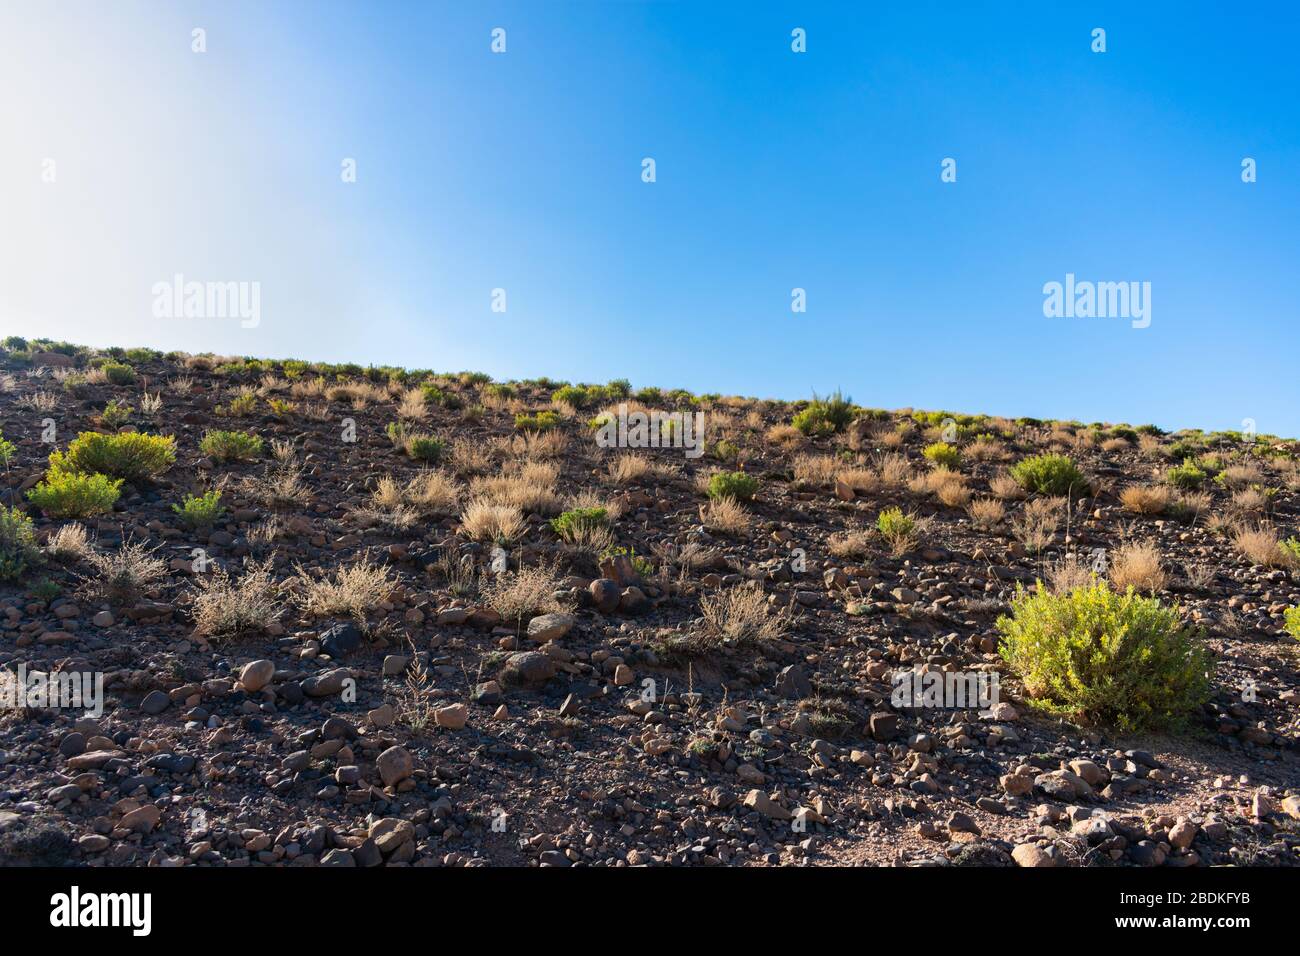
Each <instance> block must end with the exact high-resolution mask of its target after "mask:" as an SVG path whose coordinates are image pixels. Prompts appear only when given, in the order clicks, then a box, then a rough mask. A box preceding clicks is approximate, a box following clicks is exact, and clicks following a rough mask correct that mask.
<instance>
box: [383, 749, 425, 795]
mask: <svg viewBox="0 0 1300 956" xmlns="http://www.w3.org/2000/svg"><path fill="white" fill-rule="evenodd" d="M375 766H376V767H378V768H379V779H380V780H382V781H383V782H384V786H385V787H391V786H394V785H395V784H398V783H400V782H401V781H403V780H405V779H406V778H407V777H409V776H410V775H411V774H412V773H414V772H415V760H414V758H412V757H411V755H410V753H409V752H408V751H407V750H406V748H405V747H400V746H394V747H389V748H388V749H387V750H385V751H384V752H383V753H381V754H380V755H379V759H378V760H376V761H375Z"/></svg>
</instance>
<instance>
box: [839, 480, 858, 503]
mask: <svg viewBox="0 0 1300 956" xmlns="http://www.w3.org/2000/svg"><path fill="white" fill-rule="evenodd" d="M835 497H836V498H838V499H839V500H840V501H852V500H853V499H854V498H856V497H857V494H856V492H854V490H853V486H852V485H851V484H849V483H848V482H847V481H845V480H844V479H843V478H836V479H835Z"/></svg>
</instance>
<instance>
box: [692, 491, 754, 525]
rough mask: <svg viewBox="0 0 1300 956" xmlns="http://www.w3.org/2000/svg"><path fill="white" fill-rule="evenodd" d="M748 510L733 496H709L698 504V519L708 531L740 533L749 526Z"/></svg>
mask: <svg viewBox="0 0 1300 956" xmlns="http://www.w3.org/2000/svg"><path fill="white" fill-rule="evenodd" d="M749 520H750V519H749V512H748V511H746V510H745V509H744V507H742V506H741V504H740V502H738V501H736V499H735V498H731V497H727V496H723V497H721V498H710V499H709V501H708V502H707V503H706V504H704V505H701V506H700V521H701V522H702V523H703V525H704V527H706V528H707V529H709V530H710V531H717V532H721V533H722V534H741V533H742V532H744V531H745V530H746V529H747V528H749Z"/></svg>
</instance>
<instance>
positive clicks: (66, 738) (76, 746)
mask: <svg viewBox="0 0 1300 956" xmlns="http://www.w3.org/2000/svg"><path fill="white" fill-rule="evenodd" d="M85 751H86V735H85V734H80V733H77V732H76V731H75V730H74V731H72V732H71V733H69V734H64V735H63V739H62V740H60V741H59V753H61V754H62V755H63V756H65V757H75V756H77V754H80V753H85Z"/></svg>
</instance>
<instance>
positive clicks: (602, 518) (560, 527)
mask: <svg viewBox="0 0 1300 956" xmlns="http://www.w3.org/2000/svg"><path fill="white" fill-rule="evenodd" d="M550 524H551V529H552V530H553V531H554V532H555V533H556V534H558V535H559V536H560V537H561V538H563V539H564V540H565V541H572V540H573V539H574V538H576V537H577V536H578V535H579V534H580V533H582V532H584V531H594V530H596V529H597V528H603V527H605V526H606V525H608V524H609V515H608V514H607V513H606V511H605V509H604V508H573V509H572V510H570V511H566V512H564V513H563V514H562V515H560V516H559V517H558V518H552V519H551V522H550Z"/></svg>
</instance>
